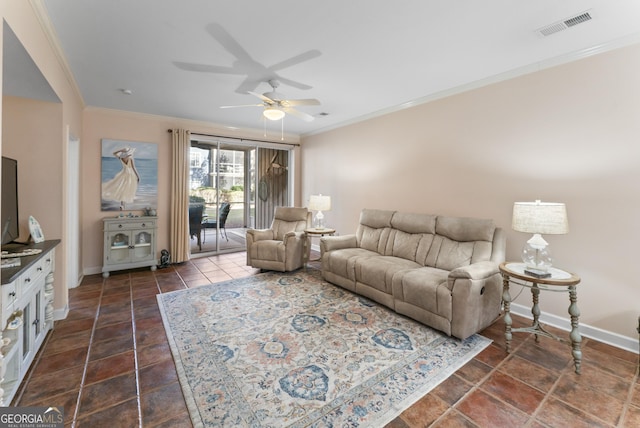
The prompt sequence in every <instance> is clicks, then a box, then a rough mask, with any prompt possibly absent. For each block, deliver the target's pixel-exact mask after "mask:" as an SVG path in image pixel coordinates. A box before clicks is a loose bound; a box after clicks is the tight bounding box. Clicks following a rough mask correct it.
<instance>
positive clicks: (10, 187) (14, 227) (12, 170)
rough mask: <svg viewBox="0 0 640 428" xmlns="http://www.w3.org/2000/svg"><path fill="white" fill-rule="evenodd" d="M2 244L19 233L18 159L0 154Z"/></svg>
mask: <svg viewBox="0 0 640 428" xmlns="http://www.w3.org/2000/svg"><path fill="white" fill-rule="evenodd" d="M1 218H2V223H1V226H2V245H5V244H9V243H11V242H13V241H14V240H15V239H18V235H20V229H19V224H18V161H16V160H15V159H10V158H7V157H4V156H2V211H1Z"/></svg>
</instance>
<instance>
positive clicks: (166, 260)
mask: <svg viewBox="0 0 640 428" xmlns="http://www.w3.org/2000/svg"><path fill="white" fill-rule="evenodd" d="M170 263H171V254H169V250H162V251H160V264H159V265H158V267H159V268H160V269H164V268H168V267H169V264H170Z"/></svg>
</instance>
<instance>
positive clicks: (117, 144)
mask: <svg viewBox="0 0 640 428" xmlns="http://www.w3.org/2000/svg"><path fill="white" fill-rule="evenodd" d="M157 163H158V156H157V145H155V144H150V143H136V142H127V141H116V140H107V139H103V140H102V204H101V205H102V210H103V211H116V210H118V211H125V210H127V211H131V210H142V209H145V208H148V207H152V208H155V207H156V206H157V182H158V173H157Z"/></svg>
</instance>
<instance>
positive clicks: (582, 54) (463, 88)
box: [300, 33, 640, 137]
mask: <svg viewBox="0 0 640 428" xmlns="http://www.w3.org/2000/svg"><path fill="white" fill-rule="evenodd" d="M636 43H640V33H635V34H631V35H629V36H625V37H622V38H620V39H616V40H613V41H611V42H608V43H603V44H601V45H596V46H592V47H589V48H585V49H581V50H578V51H575V52H570V53H567V54H564V55H560V56H557V57H555V58H550V59H547V60H544V61H540V62H536V63H533V64H529V65H525V66H522V67H518V68H515V69H513V70H510V71H506V72H504V73H500V74H496V75H494V76H489V77H486V78H484V79H480V80H476V81H475V82H469V83H466V84H463V85H460V86H455V87H453V88H449V89H445V90H443V91H440V92H436V93H433V94H430V95H427V96H424V97H421V98H416V99H415V100H412V101H408V102H406V103H403V104H398V105H395V106H391V107H388V108H384V109H382V110H378V111H374V112H372V113H369V114H365V115H363V116H360V117H356V118H353V119H351V120H346V121H344V122H340V123H336V124H334V125H330V126H327V127H324V128H321V129H316V130H314V131H311V132H307V133H302V134H300V136H301V137H309V136H312V135H317V134H322V133H325V132H328V131H331V130H334V129H337V128H342V127H345V126H348V125H353V124H355V123H359V122H364V121H365V120H369V119H373V118H376V117H380V116H385V115H387V114H390V113H394V112H397V111H400V110H404V109H407V108H411V107H415V106H418V105H422V104H426V103H430V102H432V101H436V100H439V99H443V98H447V97H450V96H452V95H457V94H461V93H463V92H467V91H471V90H473V89H478V88H482V87H484V86H488V85H492V84H494V83H499V82H503V81H506V80H511V79H514V78H516V77H520V76H524V75H526V74H530V73H535V72H538V71H542V70H545V69H547V68H552V67H556V66H558V65H563V64H568V63H570V62H574V61H578V60H581V59H584V58H588V57H590V56H593V55H597V54H600V53H603V52H608V51H612V50H615V49H619V48H623V47H625V46H630V45H633V44H636Z"/></svg>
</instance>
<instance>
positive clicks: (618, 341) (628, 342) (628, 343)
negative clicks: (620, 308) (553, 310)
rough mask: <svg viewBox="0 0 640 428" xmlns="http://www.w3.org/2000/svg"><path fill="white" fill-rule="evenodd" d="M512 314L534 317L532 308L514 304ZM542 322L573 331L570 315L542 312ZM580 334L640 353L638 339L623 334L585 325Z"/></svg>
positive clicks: (582, 324) (528, 317)
mask: <svg viewBox="0 0 640 428" xmlns="http://www.w3.org/2000/svg"><path fill="white" fill-rule="evenodd" d="M511 312H512V313H514V314H516V315H520V316H521V317H524V318H527V319H533V316H532V315H531V307H529V306H523V305H520V304H517V303H512V304H511ZM540 322H541V323H543V324H547V325H550V326H553V327H556V328H559V329H561V330H564V331H567V332H568V331H570V330H571V323H570V320H569V315H568V314H567V316H566V317H559V316H557V315H552V314H548V313H545V312H542V313H541V314H540ZM580 334H581V335H582V336H584V337H588V338H590V339H595V340H597V341H599V342H602V343H606V344H608V345H611V346H615V347H616V348H620V349H624V350H625V351H630V352H634V353H636V354H638V353H640V347H639V344H638V338H637V337H626V336H622V335H621V334H618V333H613V332H611V331H606V330H603V329H601V328H598V327H593V326H590V325H587V324H584V323H580Z"/></svg>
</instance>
